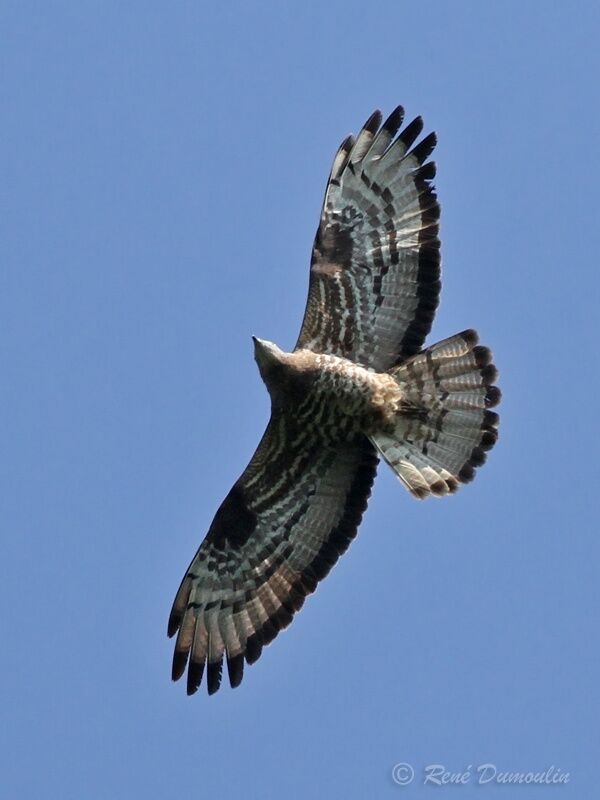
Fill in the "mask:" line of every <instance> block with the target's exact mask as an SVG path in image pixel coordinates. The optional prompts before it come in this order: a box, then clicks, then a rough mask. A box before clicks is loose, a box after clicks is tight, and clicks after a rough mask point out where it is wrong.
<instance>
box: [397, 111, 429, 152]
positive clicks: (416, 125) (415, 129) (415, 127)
mask: <svg viewBox="0 0 600 800" xmlns="http://www.w3.org/2000/svg"><path fill="white" fill-rule="evenodd" d="M422 130H423V117H415V118H414V119H413V121H412V122H410V123H409V124H408V125H407V126H406V128H404V130H403V131H402V133H401V134H400V136H399V137H398V139H399V140H400V141H401V142H402V144H403V145H404V147H405V148H406V149H407V150H409V149H410V148H411V147H412V146H413V144H414V142H415V139H416V138H417V136H419V134H420V133H421V131H422Z"/></svg>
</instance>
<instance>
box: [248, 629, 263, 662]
mask: <svg viewBox="0 0 600 800" xmlns="http://www.w3.org/2000/svg"><path fill="white" fill-rule="evenodd" d="M261 653H262V640H261V638H260V636H259V634H258V633H254V634H252V636H249V637H248V641H247V642H246V662H247V663H248V664H254V662H255V661H258V659H259V658H260V654H261Z"/></svg>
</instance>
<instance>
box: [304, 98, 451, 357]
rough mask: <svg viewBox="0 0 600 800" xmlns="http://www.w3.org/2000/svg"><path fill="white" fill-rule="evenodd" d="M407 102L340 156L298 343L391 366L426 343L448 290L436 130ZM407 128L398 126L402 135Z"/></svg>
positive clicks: (377, 119)
mask: <svg viewBox="0 0 600 800" xmlns="http://www.w3.org/2000/svg"><path fill="white" fill-rule="evenodd" d="M403 116H404V112H403V110H402V108H401V107H400V106H399V107H398V108H397V109H396V110H395V111H393V112H392V114H391V115H390V116H389V117H388V119H387V120H386V121H385V122H384V123H383V125H381V114H380V113H379V111H376V112H375V113H374V114H372V115H371V117H370V118H369V119H368V120H367V122H366V123H365V125H364V127H363V129H362V130H361V131H360V133H359V134H358V136H357V138H356V140H355V139H354V137H352V136H349V137H348V138H347V139H346V140H345V141H344V142H343V143H342V145H341V147H340V149H339V150H338V153H337V155H336V157H335V159H334V162H333V167H332V170H331V175H330V177H329V181H328V183H327V190H326V192H325V201H324V203H323V210H322V212H321V220H320V224H319V228H318V230H317V235H316V238H315V244H314V247H313V253H312V261H311V268H310V285H309V293H308V301H307V304H306V311H305V314H304V321H303V323H302V330H301V332H300V337H299V339H298V343H297V345H296V348H297V349H302V348H306V349H308V350H313V351H314V352H317V353H329V354H331V355H336V356H342V357H343V358H348V359H350V360H351V361H354V362H357V363H359V364H362V365H363V366H365V367H372V368H374V369H376V370H378V371H384V370H386V369H389V368H390V367H392V366H394V365H395V364H397V363H398V362H399V361H401V360H403V359H404V358H407V357H408V356H411V355H414V354H415V353H417V352H418V351H419V350H420V349H421V347H422V346H423V342H424V341H425V337H426V336H427V334H428V333H429V331H430V329H431V324H432V322H433V317H434V314H435V310H436V308H437V304H438V298H439V292H440V252H439V251H440V242H439V239H438V223H439V213H440V209H439V205H438V203H437V200H436V195H435V192H434V190H433V187H432V185H431V181H432V179H433V177H434V175H435V164H434V163H433V162H427V158H428V157H429V155H430V154H431V152H432V150H433V148H434V146H435V143H436V138H435V134H433V133H431V134H429V135H428V136H426V137H425V138H424V139H422V140H421V142H420V143H419V144H417V145H416V146H414V147H413V144H414V143H415V141H416V139H417V138H418V136H419V135H420V133H421V130H422V128H423V122H422V120H421V118H420V117H417V118H416V119H415V120H413V121H412V122H411V123H410V125H407V126H406V127H405V128H404V129H403V130H402V131H400V133H398V131H399V129H400V126H401V124H402V119H403ZM396 134H398V135H396Z"/></svg>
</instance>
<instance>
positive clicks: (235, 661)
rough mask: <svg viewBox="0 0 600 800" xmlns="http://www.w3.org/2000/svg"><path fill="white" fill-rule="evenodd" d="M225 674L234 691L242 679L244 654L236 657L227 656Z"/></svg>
mask: <svg viewBox="0 0 600 800" xmlns="http://www.w3.org/2000/svg"><path fill="white" fill-rule="evenodd" d="M227 672H228V674H229V685H230V686H231V688H232V689H235V688H236V687H238V686H239V685H240V683H241V682H242V678H243V677H244V654H243V653H238V655H237V656H231V658H230V657H229V656H227Z"/></svg>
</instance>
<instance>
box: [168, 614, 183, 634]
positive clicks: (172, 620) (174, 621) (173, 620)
mask: <svg viewBox="0 0 600 800" xmlns="http://www.w3.org/2000/svg"><path fill="white" fill-rule="evenodd" d="M180 625H181V614H180V613H179V612H178V611H175V609H173V610H172V611H171V614H170V616H169V624H168V626H167V636H168V637H169V639H170V638H171V637H172V636H175V634H176V633H177V631H178V630H179V626H180Z"/></svg>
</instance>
